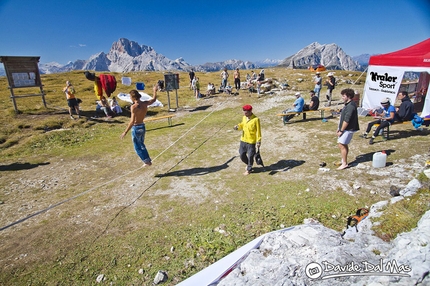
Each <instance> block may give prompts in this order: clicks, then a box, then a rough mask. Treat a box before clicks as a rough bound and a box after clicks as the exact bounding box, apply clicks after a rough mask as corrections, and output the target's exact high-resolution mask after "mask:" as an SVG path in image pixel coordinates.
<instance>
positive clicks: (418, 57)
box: [369, 38, 430, 67]
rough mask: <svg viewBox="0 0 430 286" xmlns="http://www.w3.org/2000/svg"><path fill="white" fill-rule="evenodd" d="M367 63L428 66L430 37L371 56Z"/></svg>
mask: <svg viewBox="0 0 430 286" xmlns="http://www.w3.org/2000/svg"><path fill="white" fill-rule="evenodd" d="M369 65H374V66H400V67H415V66H418V67H430V38H428V39H427V40H424V41H422V42H420V43H418V44H415V45H413V46H410V47H408V48H405V49H402V50H399V51H396V52H392V53H388V54H383V55H376V56H372V57H370V59H369Z"/></svg>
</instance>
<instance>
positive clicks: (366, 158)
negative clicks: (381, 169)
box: [349, 149, 396, 167]
mask: <svg viewBox="0 0 430 286" xmlns="http://www.w3.org/2000/svg"><path fill="white" fill-rule="evenodd" d="M381 151H382V150H378V151H375V152H369V153H366V154H361V155H358V156H357V157H355V160H354V161H352V162H351V163H349V167H355V166H357V165H358V164H359V163H365V162H372V161H373V154H375V153H376V152H381ZM384 151H385V153H386V154H387V159H388V156H390V155H391V153H394V152H396V150H392V149H389V150H384ZM392 164H393V163H390V162H387V164H386V165H387V166H389V165H392Z"/></svg>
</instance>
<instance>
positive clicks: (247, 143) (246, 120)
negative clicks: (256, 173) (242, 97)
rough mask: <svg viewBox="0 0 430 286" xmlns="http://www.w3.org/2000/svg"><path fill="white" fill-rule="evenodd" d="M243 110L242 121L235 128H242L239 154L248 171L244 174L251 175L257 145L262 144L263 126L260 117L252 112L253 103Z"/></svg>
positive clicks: (258, 146)
mask: <svg viewBox="0 0 430 286" xmlns="http://www.w3.org/2000/svg"><path fill="white" fill-rule="evenodd" d="M242 110H243V112H244V116H243V118H242V122H241V123H239V124H237V125H236V126H234V130H242V137H241V138H240V146H239V154H240V159H241V160H242V162H243V163H245V164H246V171H245V173H243V174H244V175H249V174H250V173H251V171H252V165H253V164H254V155H255V153H256V148H255V147H256V146H257V148H260V145H261V126H260V119H259V118H258V117H257V116H255V114H253V113H252V106H251V105H245V106H243V107H242Z"/></svg>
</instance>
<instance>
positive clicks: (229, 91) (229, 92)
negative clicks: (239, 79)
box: [224, 83, 233, 95]
mask: <svg viewBox="0 0 430 286" xmlns="http://www.w3.org/2000/svg"><path fill="white" fill-rule="evenodd" d="M232 89H233V87H232V86H231V85H230V84H229V83H227V84H226V86H225V88H224V93H227V94H228V95H231V91H232Z"/></svg>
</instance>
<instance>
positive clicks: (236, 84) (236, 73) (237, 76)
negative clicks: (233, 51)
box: [233, 68, 240, 94]
mask: <svg viewBox="0 0 430 286" xmlns="http://www.w3.org/2000/svg"><path fill="white" fill-rule="evenodd" d="M233 76H234V87H235V88H236V93H237V94H239V90H240V72H239V68H236V70H235V71H234V74H233Z"/></svg>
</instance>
